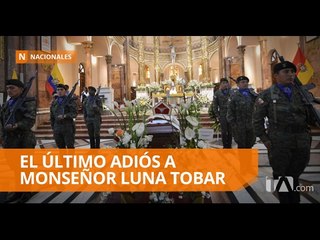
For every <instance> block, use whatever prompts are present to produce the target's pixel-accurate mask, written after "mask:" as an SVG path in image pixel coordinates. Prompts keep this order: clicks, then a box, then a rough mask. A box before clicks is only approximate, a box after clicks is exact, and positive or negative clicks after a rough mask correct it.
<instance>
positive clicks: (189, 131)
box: [184, 127, 196, 140]
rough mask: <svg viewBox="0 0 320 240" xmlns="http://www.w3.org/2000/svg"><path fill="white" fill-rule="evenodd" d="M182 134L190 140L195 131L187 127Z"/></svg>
mask: <svg viewBox="0 0 320 240" xmlns="http://www.w3.org/2000/svg"><path fill="white" fill-rule="evenodd" d="M184 135H185V136H186V139H188V140H191V139H193V138H194V137H195V135H196V133H195V131H193V129H191V128H189V127H187V128H186V130H185V132H184Z"/></svg>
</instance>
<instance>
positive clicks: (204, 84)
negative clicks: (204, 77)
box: [200, 82, 214, 88]
mask: <svg viewBox="0 0 320 240" xmlns="http://www.w3.org/2000/svg"><path fill="white" fill-rule="evenodd" d="M200 88H214V84H213V83H211V82H202V83H201V84H200Z"/></svg>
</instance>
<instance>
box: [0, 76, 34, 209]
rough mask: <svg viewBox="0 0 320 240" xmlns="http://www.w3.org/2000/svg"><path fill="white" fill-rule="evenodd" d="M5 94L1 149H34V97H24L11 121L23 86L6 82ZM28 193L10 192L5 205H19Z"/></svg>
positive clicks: (17, 81)
mask: <svg viewBox="0 0 320 240" xmlns="http://www.w3.org/2000/svg"><path fill="white" fill-rule="evenodd" d="M6 89H7V94H8V96H9V97H10V99H9V100H8V101H7V102H6V103H5V104H4V106H3V107H2V109H1V111H0V117H1V124H0V141H1V142H2V144H3V148H35V146H36V138H35V135H34V133H33V131H32V130H31V128H32V127H33V125H34V123H35V120H36V101H35V98H34V97H26V98H25V100H24V102H23V103H22V106H21V107H20V108H17V109H16V111H15V114H14V116H13V117H12V118H10V119H11V120H9V122H8V119H9V116H10V114H11V111H12V110H13V109H14V106H15V104H16V102H17V100H18V98H19V97H20V95H21V94H22V92H23V90H24V84H23V83H22V82H21V81H19V80H16V79H10V80H7V81H6ZM31 195H32V194H31V193H30V192H10V193H8V194H7V198H6V202H7V203H21V202H25V201H27V200H28V199H29V198H30V197H31Z"/></svg>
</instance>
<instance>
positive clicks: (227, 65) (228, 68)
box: [224, 57, 232, 77]
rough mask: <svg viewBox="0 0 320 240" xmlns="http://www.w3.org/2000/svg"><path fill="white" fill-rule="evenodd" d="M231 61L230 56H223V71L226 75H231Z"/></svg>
mask: <svg viewBox="0 0 320 240" xmlns="http://www.w3.org/2000/svg"><path fill="white" fill-rule="evenodd" d="M231 63H232V57H226V58H224V67H225V69H224V72H225V76H226V77H230V76H231Z"/></svg>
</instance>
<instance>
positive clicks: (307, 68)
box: [293, 47, 314, 84]
mask: <svg viewBox="0 0 320 240" xmlns="http://www.w3.org/2000/svg"><path fill="white" fill-rule="evenodd" d="M293 63H294V64H295V65H296V67H297V77H298V78H299V80H300V82H301V83H302V84H307V83H308V82H309V80H310V78H311V77H312V75H313V72H314V70H313V68H312V66H311V64H310V63H309V61H308V60H307V59H306V58H305V56H304V55H303V53H302V51H301V48H300V47H299V48H298V51H297V53H296V56H295V57H294V59H293Z"/></svg>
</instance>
